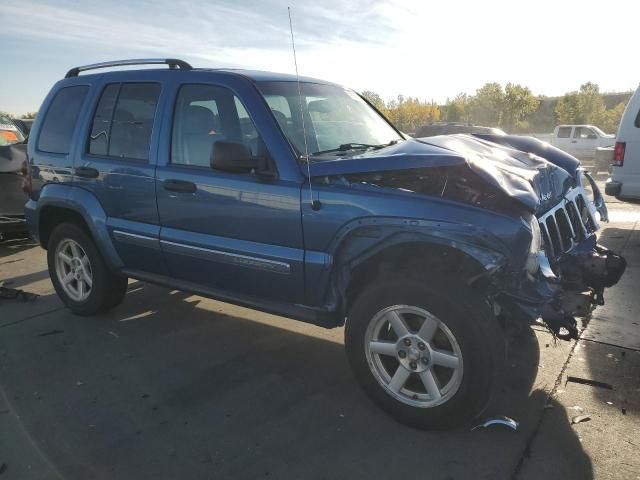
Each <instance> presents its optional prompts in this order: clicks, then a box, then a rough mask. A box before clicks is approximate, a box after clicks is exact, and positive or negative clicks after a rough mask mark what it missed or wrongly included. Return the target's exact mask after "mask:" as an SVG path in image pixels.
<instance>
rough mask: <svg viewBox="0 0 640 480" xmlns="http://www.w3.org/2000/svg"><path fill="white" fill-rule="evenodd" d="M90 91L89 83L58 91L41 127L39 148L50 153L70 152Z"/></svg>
mask: <svg viewBox="0 0 640 480" xmlns="http://www.w3.org/2000/svg"><path fill="white" fill-rule="evenodd" d="M88 92H89V87H88V86H87V85H78V86H74V87H65V88H62V89H60V90H59V91H58V93H56V96H55V97H54V99H53V101H52V102H51V105H50V106H49V110H47V113H46V114H45V117H44V122H43V123H42V128H41V129H40V137H39V138H38V150H40V151H42V152H48V153H62V154H67V153H69V149H70V147H71V137H72V136H73V131H74V130H75V128H76V124H77V123H78V116H79V115H80V110H81V109H82V104H83V103H84V99H85V98H86V96H87V93H88Z"/></svg>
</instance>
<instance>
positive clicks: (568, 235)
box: [496, 173, 626, 339]
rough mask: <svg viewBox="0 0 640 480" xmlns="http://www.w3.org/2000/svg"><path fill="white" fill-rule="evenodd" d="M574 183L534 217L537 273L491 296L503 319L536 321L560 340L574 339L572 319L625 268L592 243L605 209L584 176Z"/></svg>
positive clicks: (594, 302)
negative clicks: (539, 243)
mask: <svg viewBox="0 0 640 480" xmlns="http://www.w3.org/2000/svg"><path fill="white" fill-rule="evenodd" d="M582 178H586V179H587V181H588V185H589V186H590V187H591V191H592V192H593V195H592V196H591V195H589V193H588V192H587V190H586V189H585V185H584V184H582V181H581V179H582ZM579 179H580V181H579V182H578V183H579V184H578V185H577V186H576V188H574V189H572V190H570V191H569V192H567V194H566V195H565V197H564V198H563V199H562V200H561V201H560V202H559V203H558V204H557V205H556V206H554V207H553V208H551V209H549V210H548V211H546V212H544V213H543V214H541V215H539V216H538V222H539V224H540V229H541V231H542V236H543V244H544V247H543V250H542V251H541V252H540V253H539V261H540V270H539V271H538V272H537V274H536V275H527V277H526V278H525V279H521V281H519V282H511V283H509V285H508V286H505V288H503V289H502V291H501V292H500V294H499V295H498V296H497V297H496V300H497V302H498V303H499V305H500V307H501V308H502V310H504V313H505V314H506V315H508V316H509V317H511V318H518V319H521V320H524V321H527V322H529V323H532V322H535V321H536V320H537V319H539V318H541V319H542V320H543V321H544V322H545V323H546V324H547V325H548V326H549V328H550V329H551V330H552V331H553V332H554V333H555V334H556V335H557V336H558V337H559V338H563V339H571V338H577V336H578V329H577V324H576V320H575V317H585V316H587V315H588V314H589V312H590V311H591V310H592V308H593V306H595V305H604V289H605V288H608V287H611V286H613V285H615V284H616V283H617V282H618V281H619V280H620V278H621V277H622V274H623V273H624V271H625V268H626V261H625V259H624V258H622V257H621V256H620V255H617V254H616V253H614V252H613V251H611V250H608V249H606V248H605V247H603V246H601V245H598V244H597V231H598V230H599V229H600V225H599V221H601V220H602V221H608V213H607V209H606V205H605V203H604V200H603V198H602V195H601V194H600V191H599V190H598V187H597V185H596V184H595V182H594V181H593V179H592V178H591V177H590V175H588V174H586V173H583V174H582V175H579ZM505 285H506V284H505Z"/></svg>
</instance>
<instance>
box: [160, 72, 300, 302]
mask: <svg viewBox="0 0 640 480" xmlns="http://www.w3.org/2000/svg"><path fill="white" fill-rule="evenodd" d="M171 140H172V141H171V149H170V155H169V163H168V164H167V165H165V166H159V167H158V169H157V177H156V191H157V199H158V212H159V216H160V223H161V231H160V243H161V248H162V251H163V253H164V256H165V258H166V263H167V266H168V268H169V272H170V274H171V275H172V276H173V277H176V278H178V279H180V280H182V281H185V282H189V283H192V284H196V285H199V286H202V287H206V288H208V289H211V290H213V291H216V292H220V293H226V294H231V295H233V296H243V295H244V296H251V297H253V298H255V297H261V298H264V299H271V300H279V301H286V302H289V303H295V302H299V301H301V300H302V298H303V293H304V270H303V262H304V249H303V243H302V227H301V213H300V184H298V183H295V182H290V181H282V180H279V179H278V178H269V179H266V178H260V177H259V176H257V175H256V174H255V173H254V172H253V171H245V172H240V171H238V172H231V171H220V170H215V169H213V168H211V154H212V147H213V143H214V142H216V141H218V140H224V141H226V142H236V143H242V144H243V145H244V146H245V147H247V148H248V149H250V150H251V152H252V155H254V156H263V157H264V156H267V157H268V156H269V152H268V150H267V148H266V147H265V145H264V143H263V142H262V140H261V136H260V134H259V132H258V131H257V129H256V127H255V125H254V122H253V121H252V119H251V117H250V116H249V114H248V113H247V111H246V109H245V108H244V106H243V103H242V101H241V99H240V98H238V97H237V96H235V95H234V93H233V92H232V91H231V90H229V89H228V88H226V87H224V86H221V85H213V84H184V85H181V86H180V88H179V89H178V91H177V94H176V100H175V112H174V116H173V126H172V133H171ZM272 163H273V162H272Z"/></svg>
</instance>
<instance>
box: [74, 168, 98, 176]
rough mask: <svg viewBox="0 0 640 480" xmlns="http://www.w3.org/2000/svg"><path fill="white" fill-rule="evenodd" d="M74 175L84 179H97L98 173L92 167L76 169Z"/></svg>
mask: <svg viewBox="0 0 640 480" xmlns="http://www.w3.org/2000/svg"><path fill="white" fill-rule="evenodd" d="M76 175H77V176H78V177H85V178H98V176H99V175H100V172H98V170H97V169H95V168H93V167H76Z"/></svg>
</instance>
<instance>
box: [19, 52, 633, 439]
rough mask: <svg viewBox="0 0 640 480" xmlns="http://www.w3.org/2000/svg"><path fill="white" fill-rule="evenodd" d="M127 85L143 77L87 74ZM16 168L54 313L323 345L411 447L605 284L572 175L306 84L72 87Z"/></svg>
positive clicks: (539, 153) (240, 73)
mask: <svg viewBox="0 0 640 480" xmlns="http://www.w3.org/2000/svg"><path fill="white" fill-rule="evenodd" d="M137 64H158V65H160V66H159V67H156V68H147V69H137V70H127V71H122V70H115V71H107V72H105V71H104V70H100V71H99V72H94V70H98V69H105V68H109V67H118V66H122V65H137ZM166 66H168V67H169V68H166ZM83 72H88V73H83ZM81 73H82V74H81ZM27 155H28V159H27V161H28V168H27V165H26V164H25V170H28V174H27V177H26V178H25V191H27V192H28V194H29V200H28V203H27V204H26V207H25V215H26V218H27V220H28V223H29V226H30V231H31V233H32V235H33V236H34V237H35V238H37V239H38V240H39V242H40V244H41V245H42V247H44V248H45V249H46V250H47V258H48V267H49V272H50V276H51V280H52V282H53V285H54V287H55V290H56V292H57V293H58V295H59V296H60V298H61V299H62V300H63V302H64V303H65V304H66V305H67V306H68V308H69V309H70V310H71V311H72V312H74V313H76V314H79V315H90V314H94V313H97V312H102V311H106V310H108V309H111V308H113V307H115V306H116V305H118V304H119V303H120V302H122V300H123V298H124V296H125V293H126V290H127V279H128V278H135V279H138V280H142V281H146V282H152V283H155V284H160V285H165V286H168V287H171V288H174V289H180V290H184V291H188V292H193V293H197V294H200V295H203V296H207V297H211V298H216V299H219V300H222V301H225V302H230V303H234V304H238V305H243V306H248V307H252V308H255V309H258V310H261V311H265V312H270V313H274V314H278V315H282V316H285V317H289V318H292V319H296V320H300V321H303V322H310V323H313V324H317V325H321V326H324V327H327V328H333V327H339V326H343V325H344V326H345V346H346V352H347V355H348V359H349V362H350V364H351V366H352V368H353V371H354V374H355V376H356V378H357V380H358V381H359V383H360V384H361V385H362V387H363V388H364V390H365V391H366V392H367V393H368V394H369V395H370V396H371V397H372V398H373V400H374V401H375V402H376V403H377V404H378V405H379V406H381V407H382V408H383V409H384V410H386V411H387V412H389V413H390V414H391V415H393V416H394V417H395V418H396V419H397V420H399V421H401V422H403V423H406V424H408V425H411V426H414V427H418V428H425V429H438V428H449V427H452V426H455V425H460V424H463V423H466V422H468V421H470V420H471V419H473V418H474V417H476V416H477V415H478V414H480V413H481V412H482V411H483V409H484V408H485V406H486V405H487V403H488V401H489V399H490V395H491V393H492V391H493V390H494V386H495V384H496V381H497V378H498V372H499V371H500V366H501V364H502V362H503V359H504V334H503V331H504V328H505V327H506V326H509V325H511V324H523V325H526V324H532V323H534V322H536V321H537V320H538V319H540V318H541V319H542V320H543V321H544V322H546V324H547V325H548V327H549V328H550V329H551V330H552V331H554V332H555V333H556V334H557V335H558V336H559V337H561V338H575V336H576V333H577V324H576V320H575V318H574V317H575V316H585V315H587V314H588V313H589V311H590V310H591V308H592V306H593V305H595V304H602V303H603V290H604V288H606V287H609V286H611V285H613V284H615V283H616V282H617V281H618V280H619V278H620V276H621V275H622V273H623V271H624V267H625V262H624V259H622V258H621V257H619V256H618V255H615V254H614V253H613V252H611V251H608V250H606V249H604V248H603V247H601V246H599V245H598V244H597V241H596V239H597V235H596V232H597V230H598V228H599V224H598V222H599V221H606V220H607V218H606V216H607V212H606V206H605V205H604V201H603V200H602V196H601V195H600V193H599V191H598V189H597V187H596V185H595V183H594V182H593V180H592V178H591V177H590V176H589V174H588V173H587V172H585V171H584V170H583V169H582V168H581V166H580V163H579V161H577V160H576V159H575V158H573V157H571V156H569V155H567V154H565V153H564V152H561V151H560V150H558V149H555V148H554V147H551V146H550V145H548V144H545V143H542V142H540V141H538V140H536V139H532V138H527V137H517V136H510V135H490V134H477V135H443V136H436V137H430V138H426V139H422V140H421V139H413V138H410V137H408V136H407V135H405V134H403V133H401V132H400V131H398V130H397V129H396V128H395V127H394V126H393V125H392V124H391V123H389V121H388V120H386V119H385V118H384V116H382V115H381V114H380V113H379V112H378V111H377V110H376V109H375V108H374V107H373V106H372V105H370V104H369V103H368V102H367V101H366V100H365V99H364V98H362V97H361V96H360V95H358V94H357V93H355V92H353V91H352V90H349V89H346V88H343V87H341V86H339V85H335V84H332V83H329V82H324V81H320V80H315V79H311V78H300V79H298V78H297V77H296V76H293V75H283V74H275V73H266V72H258V71H246V70H233V69H195V68H192V67H191V66H190V65H189V64H187V63H186V62H184V61H181V60H176V59H145V60H126V61H118V62H108V63H102V64H94V65H88V66H84V67H76V68H74V69H72V70H70V71H69V72H68V73H67V75H66V77H65V78H64V79H63V80H61V81H59V82H58V83H56V84H55V86H54V87H53V88H52V90H51V92H50V93H49V95H48V96H47V97H46V99H45V100H44V103H43V105H42V108H41V110H40V114H39V115H38V117H37V119H36V121H35V123H34V125H33V129H32V132H31V135H30V137H29V141H28V148H27ZM51 169H55V170H56V171H60V172H66V173H65V174H64V175H61V177H60V178H58V179H57V181H55V182H53V181H51V180H50V178H49V176H47V175H46V174H45V172H47V171H51Z"/></svg>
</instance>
